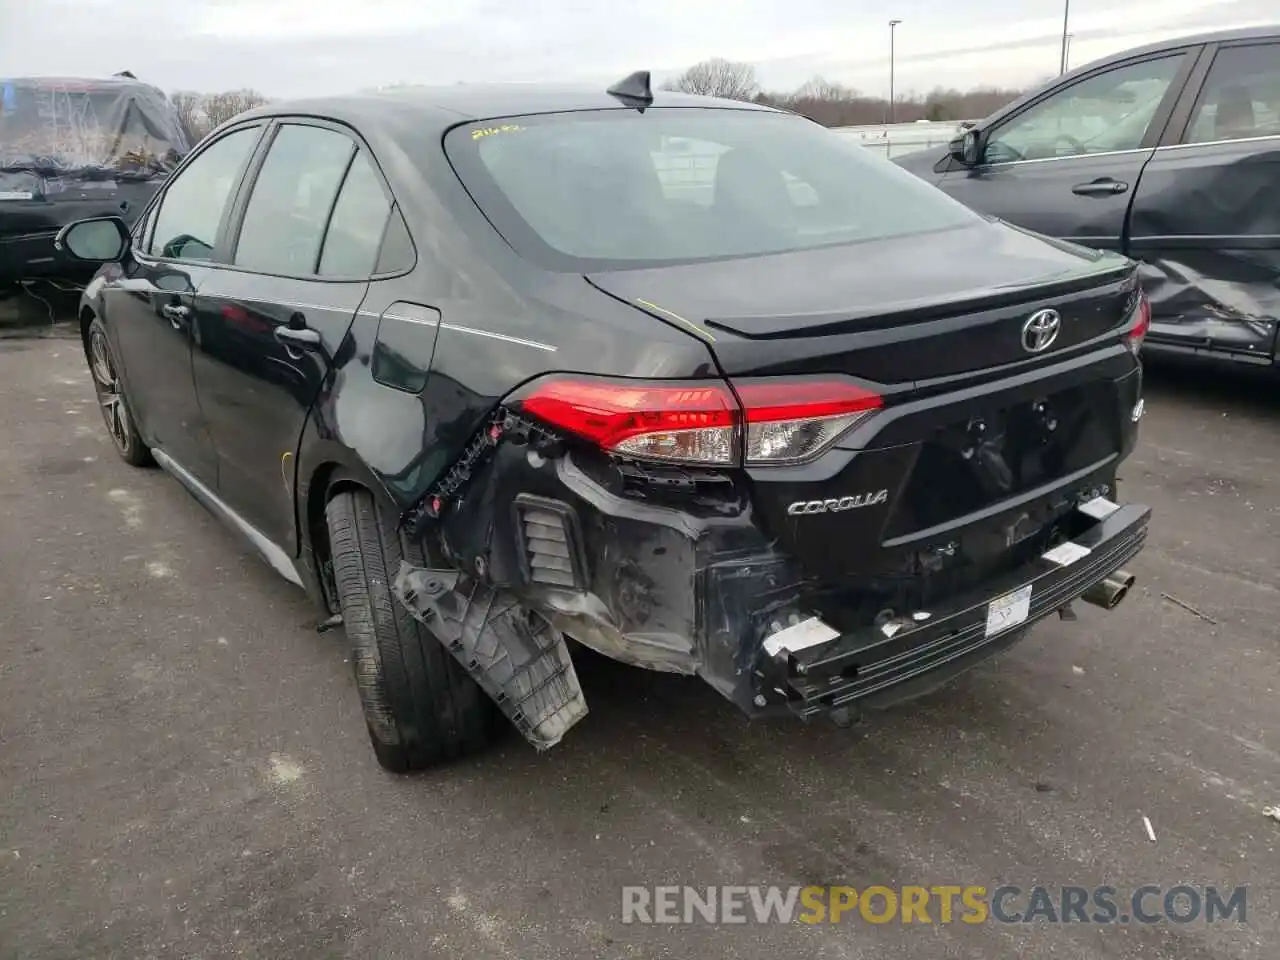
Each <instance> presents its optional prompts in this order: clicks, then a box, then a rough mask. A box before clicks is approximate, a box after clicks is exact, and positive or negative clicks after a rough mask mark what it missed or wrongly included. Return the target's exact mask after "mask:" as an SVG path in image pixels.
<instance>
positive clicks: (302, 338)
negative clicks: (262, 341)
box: [276, 327, 320, 347]
mask: <svg viewBox="0 0 1280 960" xmlns="http://www.w3.org/2000/svg"><path fill="white" fill-rule="evenodd" d="M276 339H277V340H283V341H285V342H286V343H300V344H303V345H304V346H308V347H318V346H320V334H319V333H318V332H317V331H315V330H312V329H311V328H309V327H276Z"/></svg>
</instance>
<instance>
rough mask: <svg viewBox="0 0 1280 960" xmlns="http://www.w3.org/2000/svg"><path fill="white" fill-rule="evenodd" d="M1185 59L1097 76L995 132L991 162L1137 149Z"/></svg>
mask: <svg viewBox="0 0 1280 960" xmlns="http://www.w3.org/2000/svg"><path fill="white" fill-rule="evenodd" d="M1183 56H1184V55H1183V54H1174V55H1172V56H1168V57H1160V58H1159V59H1156V60H1143V61H1142V62H1141V63H1131V64H1129V65H1127V66H1123V67H1116V68H1115V69H1112V70H1107V71H1106V72H1104V73H1099V74H1095V75H1093V76H1092V77H1089V78H1087V79H1085V80H1081V81H1079V82H1077V83H1073V84H1072V85H1071V86H1069V87H1067V88H1066V89H1065V90H1060V91H1059V92H1057V93H1054V94H1052V95H1050V96H1049V97H1047V98H1046V99H1044V100H1041V101H1040V102H1039V103H1037V104H1036V105H1035V106H1033V107H1031V108H1030V109H1028V110H1025V111H1023V112H1022V113H1020V114H1018V115H1017V116H1016V117H1014V118H1013V119H1012V120H1010V121H1009V122H1007V123H1005V124H1004V125H1003V126H1001V127H999V128H997V129H996V131H995V132H994V133H993V134H992V136H991V138H990V139H989V140H988V141H987V150H986V155H985V156H984V157H983V161H984V162H986V163H1010V162H1014V161H1017V160H1045V159H1050V158H1053V157H1075V156H1088V155H1089V154H1092V153H1108V152H1112V151H1116V150H1137V149H1138V148H1139V147H1141V146H1142V144H1143V140H1144V138H1145V137H1146V135H1147V128H1148V127H1150V126H1151V121H1152V119H1153V118H1154V117H1155V115H1156V112H1157V111H1158V110H1159V109H1160V104H1161V103H1162V102H1163V101H1164V98H1165V96H1166V95H1168V93H1169V87H1170V86H1171V85H1172V84H1173V80H1174V78H1175V77H1176V76H1177V73H1178V69H1179V68H1180V67H1181V66H1182V60H1183Z"/></svg>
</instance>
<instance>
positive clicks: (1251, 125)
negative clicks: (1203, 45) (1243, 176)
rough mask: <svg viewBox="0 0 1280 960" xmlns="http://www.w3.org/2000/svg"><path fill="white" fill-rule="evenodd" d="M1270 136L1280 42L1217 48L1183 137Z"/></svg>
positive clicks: (1277, 105)
mask: <svg viewBox="0 0 1280 960" xmlns="http://www.w3.org/2000/svg"><path fill="white" fill-rule="evenodd" d="M1274 136H1280V43H1256V44H1251V45H1249V46H1247V47H1226V48H1225V49H1222V50H1219V51H1218V54H1217V56H1215V57H1214V58H1213V66H1212V67H1210V68H1209V75H1208V76H1207V77H1206V78H1205V83H1204V89H1203V90H1202V91H1201V92H1200V98H1199V100H1198V101H1197V103H1196V109H1195V112H1194V113H1192V115H1191V123H1190V124H1189V125H1188V127H1187V132H1186V135H1185V136H1184V137H1183V138H1182V142H1183V143H1212V142H1214V141H1218V140H1241V139H1244V138H1246V137H1274Z"/></svg>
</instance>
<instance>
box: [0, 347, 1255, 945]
mask: <svg viewBox="0 0 1280 960" xmlns="http://www.w3.org/2000/svg"><path fill="white" fill-rule="evenodd" d="M1154 379H1155V382H1153V383H1152V384H1151V386H1150V387H1149V390H1148V395H1147V396H1148V411H1149V412H1148V416H1147V419H1146V421H1145V423H1144V427H1143V431H1144V433H1143V442H1142V446H1141V448H1140V451H1139V453H1138V454H1137V455H1136V456H1135V457H1134V458H1133V459H1131V460H1130V461H1129V463H1128V464H1127V465H1126V467H1125V469H1124V471H1123V477H1124V481H1125V484H1124V488H1123V489H1124V491H1125V494H1126V496H1127V497H1128V498H1131V499H1142V500H1144V501H1145V502H1148V503H1150V504H1152V506H1153V507H1154V508H1155V513H1156V518H1155V521H1154V529H1153V534H1152V540H1151V542H1150V544H1149V546H1148V547H1147V549H1146V550H1145V552H1144V553H1143V554H1142V556H1141V557H1140V558H1139V559H1138V561H1137V562H1136V563H1135V564H1134V566H1133V569H1134V572H1135V573H1137V574H1138V577H1139V584H1138V587H1137V588H1136V589H1135V592H1134V593H1133V594H1131V596H1130V598H1129V599H1128V600H1127V601H1126V602H1125V603H1124V604H1123V605H1122V606H1121V607H1120V608H1119V609H1118V610H1116V611H1115V612H1113V613H1111V614H1106V613H1104V612H1102V611H1100V610H1096V609H1095V608H1092V607H1084V608H1082V609H1081V610H1080V620H1079V622H1077V623H1075V624H1069V623H1059V622H1058V621H1056V620H1054V621H1052V622H1047V623H1045V624H1044V625H1043V626H1042V627H1040V628H1039V629H1038V630H1037V631H1036V632H1035V633H1034V634H1033V635H1032V636H1031V637H1030V638H1029V639H1027V640H1026V641H1025V642H1023V643H1022V644H1021V645H1019V646H1018V647H1015V648H1014V650H1012V651H1011V652H1010V653H1009V654H1007V655H1006V656H1005V657H1003V658H1002V659H1000V660H998V661H996V662H994V663H991V664H988V665H985V666H983V667H981V668H979V669H978V670H976V671H974V672H972V673H970V674H968V675H967V676H965V677H964V678H962V679H961V680H960V681H958V682H957V683H955V684H953V685H952V686H950V687H947V688H945V689H943V690H941V691H939V692H937V693H935V694H933V695H931V696H930V697H929V698H928V699H927V700H925V701H923V702H921V703H919V704H916V705H914V706H912V707H907V708H905V709H901V710H898V711H895V712H892V713H889V714H886V715H884V716H880V717H876V718H873V719H872V720H870V721H868V722H866V723H864V724H862V725H860V726H857V727H854V728H853V729H850V730H841V729H838V728H836V727H834V726H832V725H828V724H826V723H822V724H816V725H812V726H807V727H806V726H802V725H800V724H799V723H798V722H797V723H795V724H781V725H757V726H750V725H747V724H746V723H745V721H743V720H741V719H740V718H739V717H738V715H737V714H736V713H735V712H734V711H733V710H732V709H731V708H730V707H728V706H727V705H725V704H723V703H722V702H721V701H720V700H719V698H718V697H717V696H716V695H715V694H714V693H713V692H712V691H711V690H710V689H709V688H706V687H704V686H703V685H702V684H701V683H700V682H698V681H695V680H682V679H675V678H667V677H662V676H657V675H652V674H645V673H641V672H638V671H632V670H629V669H626V668H623V667H619V666H616V665H613V664H611V663H608V662H605V661H600V660H596V659H592V660H590V661H589V662H587V663H585V664H583V665H582V674H583V677H584V682H585V684H586V689H587V695H588V702H589V704H590V706H591V708H592V713H591V715H590V716H589V717H588V718H587V719H586V720H585V721H583V723H582V724H581V725H580V726H579V727H578V728H577V729H576V730H575V731H574V732H573V733H571V734H570V735H569V737H568V738H567V739H566V740H565V742H564V743H562V744H561V745H560V746H559V747H557V748H556V749H554V750H553V751H551V752H549V753H547V754H545V755H541V756H539V755H537V754H535V753H534V751H533V750H532V749H531V748H529V747H527V746H525V744H524V743H523V742H522V741H521V740H519V739H518V738H517V737H515V736H514V735H512V736H511V737H509V738H508V739H507V740H505V741H504V742H502V743H500V744H499V745H497V746H496V747H495V748H494V749H492V750H490V751H489V752H487V753H486V754H484V755H483V756H481V757H478V758H475V759H473V760H470V761H467V762H464V763H461V764H458V765H455V766H452V767H450V768H447V769H444V770H440V771H438V772H435V773H432V774H430V775H424V776H418V777H410V778H394V777H391V776H389V775H387V774H384V773H383V772H381V771H380V770H379V769H378V767H377V766H376V765H375V763H374V760H373V755H372V753H371V751H370V750H369V749H368V746H367V742H366V737H365V733H364V729H363V725H362V722H361V719H360V714H359V706H358V702H357V698H356V695H355V692H354V686H353V682H352V679H351V677H350V665H349V664H348V663H347V662H346V660H345V654H344V651H343V648H342V635H341V633H340V632H334V633H328V634H323V635H320V634H317V633H316V632H315V630H314V624H315V622H316V614H315V612H314V611H313V610H312V609H311V608H310V607H309V606H308V604H307V603H306V601H305V600H304V598H303V597H302V596H301V594H300V593H298V592H297V591H296V590H295V588H293V587H291V586H290V585H289V584H287V583H285V582H284V581H282V580H279V579H277V578H276V577H275V576H274V575H273V574H271V573H270V572H269V571H268V569H267V568H266V567H265V566H264V565H263V564H262V563H261V562H259V561H258V560H257V559H256V558H255V557H253V556H251V555H250V554H248V553H247V552H246V550H245V549H243V548H242V547H241V546H240V544H239V543H238V541H237V540H236V539H234V538H233V536H232V535H231V534H229V533H227V532H225V531H224V530H223V529H222V527H221V526H219V524H218V523H217V522H216V521H215V520H213V519H212V518H211V517H209V516H208V515H206V514H205V513H204V511H203V510H202V509H201V508H200V507H199V506H198V505H197V504H196V503H195V501H193V500H192V499H190V498H189V497H188V496H187V495H186V493H184V492H183V491H182V489H181V488H180V487H179V486H178V485H177V484H176V483H175V482H174V481H172V480H170V479H168V478H167V477H165V476H164V475H163V474H161V473H160V472H158V471H137V470H133V469H131V468H129V467H127V466H125V465H124V464H123V463H121V462H119V461H118V460H117V459H116V458H115V456H114V454H113V451H112V449H111V448H110V446H109V444H108V442H107V439H106V435H105V432H104V430H103V427H102V423H101V419H100V417H99V415H98V411H97V408H96V406H95V403H94V398H93V391H92V387H91V385H90V382H89V378H88V374H87V371H86V370H85V366H84V363H83V359H82V356H81V354H80V352H79V347H78V344H76V343H75V342H73V341H68V340H56V339H55V340H50V339H44V340H0V400H2V402H3V409H4V411H5V414H6V415H5V417H4V418H3V424H2V425H0V444H2V446H0V449H3V451H4V458H3V461H2V462H0V516H2V517H3V518H4V520H3V527H2V529H3V531H4V533H5V534H6V535H5V536H4V538H3V540H2V541H0V644H3V646H2V647H0V957H3V958H5V960H9V958H23V960H26V958H40V960H61V958H77V960H79V958H95V960H97V958H116V957H119V958H127V960H141V958H148V957H164V958H169V957H222V956H244V957H263V958H273V960H275V958H299V960H319V958H327V957H359V958H375V957H376V958H393V957H427V958H430V957H440V958H456V957H468V958H470V957H475V958H486V957H495V958H503V960H516V958H519V960H540V958H567V957H601V958H604V957H619V958H631V957H699V958H702V957H706V958H712V957H717V958H719V957H724V958H734V957H741V958H751V960H756V958H760V960H763V958H766V957H770V958H771V957H776V956H786V957H796V958H801V957H803V958H809V957H814V958H864V957H865V958H873V957H874V958H877V960H881V958H898V957H902V958H907V957H911V958H916V957H930V958H936V957H965V958H968V957H972V958H982V960H991V958H994V957H999V956H1015V955H1020V956H1024V957H1034V958H1041V957H1045V958H1055V960H1070V958H1093V957H1107V958H1139V957H1141V958H1176V960H1208V958H1215V960H1217V958H1264V957H1266V958H1268V960H1270V958H1274V957H1276V956H1277V954H1278V953H1280V950H1278V947H1280V922H1278V917H1280V896H1277V893H1276V883H1277V880H1278V878H1280V871H1278V870H1277V863H1280V857H1278V853H1280V823H1277V822H1275V821H1273V820H1270V819H1268V818H1266V817H1264V816H1263V815H1262V812H1261V810H1262V808H1263V807H1264V806H1265V805H1268V804H1271V803H1278V802H1280V733H1278V732H1277V731H1278V730H1280V697H1278V696H1277V689H1278V688H1280V663H1278V658H1277V652H1278V651H1280V587H1278V585H1277V580H1276V576H1275V570H1276V568H1277V566H1280V479H1277V478H1280V391H1277V390H1276V388H1275V386H1274V385H1270V386H1268V385H1265V384H1248V383H1245V384H1242V383H1241V382H1240V381H1239V379H1238V378H1234V377H1217V376H1205V375H1195V374H1190V373H1186V372H1181V371H1175V372H1172V373H1164V374H1163V375H1161V376H1159V377H1156V378H1154ZM1162 594H1168V595H1170V596H1172V597H1175V598H1177V599H1178V600H1180V601H1182V602H1184V603H1186V604H1189V605H1191V606H1193V607H1194V608H1196V609H1197V610H1198V611H1200V613H1201V614H1203V616H1205V617H1208V618H1211V619H1212V620H1213V621H1214V622H1213V623H1210V622H1208V621H1207V620H1205V619H1202V618H1201V617H1200V616H1197V615H1196V614H1195V613H1192V612H1190V611H1189V610H1187V609H1185V608H1183V607H1181V606H1179V605H1177V604H1175V603H1174V602H1172V601H1170V600H1168V599H1165V598H1163V597H1162ZM1144 816H1146V817H1148V818H1149V819H1150V821H1151V824H1152V827H1153V829H1154V831H1155V834H1156V842H1154V843H1153V842H1152V841H1151V839H1150V838H1149V837H1148V835H1147V832H1146V828H1145V826H1144V823H1143V820H1142V818H1143V817H1144ZM1183 882H1186V883H1190V884H1197V885H1199V884H1216V885H1218V886H1220V887H1232V886H1236V885H1240V884H1248V885H1249V891H1248V916H1247V923H1246V924H1245V925H1238V924H1237V923H1235V922H1230V923H1225V924H1215V925H1213V926H1206V925H1204V924H1203V923H1196V924H1190V925H1185V926H1178V925H1174V924H1169V923H1163V924H1158V925H1153V926H1145V925H1136V924H1130V925H1111V926H1106V927H1102V926H1098V925H1082V924H1079V923H1076V924H1070V925H1051V924H1045V923H1035V924H1022V925H1006V924H998V923H994V922H988V923H985V924H981V925H976V926H971V925H966V924H960V923H957V924H952V925H943V924H934V925H931V926H926V925H911V926H902V925H899V924H885V925H872V924H867V923H865V922H862V921H861V920H858V919H856V918H855V919H853V920H851V921H849V922H846V923H844V924H841V925H838V926H832V925H829V924H828V925H818V926H806V925H802V924H791V925H785V926H784V925H769V926H758V925H749V926H733V925H726V926H710V925H705V924H703V925H694V926H676V927H669V926H667V927H663V926H638V925H630V926H624V925H622V924H621V922H620V920H619V917H620V913H621V892H620V890H621V887H622V885H624V884H663V883H687V884H694V885H702V886H705V885H724V884H740V883H776V884H782V885H790V884H808V883H847V884H851V885H854V886H858V887H864V886H866V885H868V884H872V883H883V884H888V885H890V886H894V885H903V884H922V885H925V886H930V885H936V884H958V885H963V884H982V885H986V886H988V887H995V886H998V885H999V884H1001V883H1010V884H1016V885H1019V886H1022V887H1030V886H1032V885H1033V884H1037V883H1039V884H1046V885H1060V884H1068V883H1069V884H1079V885H1083V886H1094V885H1098V884H1110V885H1113V886H1115V887H1117V888H1120V889H1121V890H1128V889H1131V888H1133V887H1137V886H1139V885H1142V884H1147V883H1150V884H1160V885H1163V886H1166V887H1168V886H1172V885H1174V884H1178V883H1183Z"/></svg>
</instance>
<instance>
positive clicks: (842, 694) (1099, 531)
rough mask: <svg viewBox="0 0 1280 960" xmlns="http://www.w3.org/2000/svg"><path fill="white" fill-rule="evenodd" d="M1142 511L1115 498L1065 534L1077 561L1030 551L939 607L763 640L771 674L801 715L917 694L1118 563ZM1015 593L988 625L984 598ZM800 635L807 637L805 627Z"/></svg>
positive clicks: (1132, 546)
mask: <svg viewBox="0 0 1280 960" xmlns="http://www.w3.org/2000/svg"><path fill="white" fill-rule="evenodd" d="M1150 517H1151V508H1150V507H1147V506H1144V505H1141V504H1129V505H1126V506H1117V507H1116V508H1115V509H1114V511H1113V512H1111V513H1110V514H1109V515H1107V516H1105V517H1103V518H1102V519H1093V520H1092V522H1090V523H1088V524H1087V525H1085V526H1083V527H1082V529H1081V530H1080V532H1079V533H1077V534H1075V535H1074V536H1073V537H1072V539H1071V542H1072V543H1074V544H1076V545H1077V546H1079V547H1080V548H1082V549H1085V550H1088V553H1086V554H1084V555H1083V556H1080V557H1079V559H1075V560H1073V561H1072V562H1070V563H1068V564H1066V565H1062V564H1060V563H1058V562H1054V561H1053V560H1049V559H1045V557H1043V556H1042V557H1037V558H1036V559H1035V560H1033V561H1032V562H1030V563H1028V564H1026V565H1025V566H1023V567H1022V568H1020V569H1018V570H1016V571H1014V572H1012V573H1009V574H1006V575H1005V576H1002V577H1000V578H998V579H995V580H993V581H991V582H990V583H989V584H988V585H986V586H984V587H983V588H982V589H981V590H978V591H975V592H972V593H970V594H968V595H965V596H962V597H958V598H956V599H955V600H954V601H953V602H951V603H949V604H947V605H946V607H945V609H942V610H938V609H931V610H927V611H917V612H915V616H912V615H911V614H908V615H905V616H903V617H901V618H896V619H892V620H889V621H888V622H886V623H882V624H879V625H875V626H870V627H866V628H864V629H861V630H857V631H853V632H851V633H846V634H842V635H839V636H836V637H834V638H832V639H830V640H827V641H825V642H820V643H814V644H813V645H810V646H803V647H801V648H799V649H785V648H782V649H780V648H779V647H780V645H779V643H778V642H776V641H775V642H773V643H770V641H769V640H766V641H765V645H766V648H771V649H773V650H774V651H776V652H775V653H774V655H773V656H772V657H771V658H770V659H771V663H770V669H771V673H772V674H773V675H772V677H771V679H772V681H773V682H774V683H775V688H776V689H777V690H779V691H780V692H784V693H785V694H786V697H787V702H788V705H789V706H790V707H791V709H792V710H793V711H795V712H796V713H798V714H799V715H801V716H806V717H807V716H812V715H815V714H820V713H827V712H830V711H833V710H838V709H842V708H863V707H869V708H873V707H880V706H886V705H888V704H890V703H894V702H897V701H900V700H902V699H905V698H908V697H911V696H913V695H916V694H918V693H921V692H925V691H927V690H929V689H932V688H933V687H936V686H938V685H939V684H941V683H945V682H946V681H947V680H949V679H951V678H953V677H954V676H956V675H957V674H959V673H961V672H963V671H964V670H966V669H968V668H969V667H971V666H973V665H974V664H976V663H979V662H981V661H982V660H984V659H986V658H987V657H989V656H991V655H993V654H995V653H997V652H999V651H1001V650H1003V649H1006V648H1007V647H1009V646H1011V645H1012V644H1013V643H1014V642H1016V641H1017V640H1018V639H1019V638H1021V637H1022V636H1023V635H1025V633H1026V628H1027V627H1029V626H1031V625H1032V624H1033V623H1035V622H1036V621H1037V620H1040V619H1042V618H1044V617H1046V616H1048V615H1050V614H1052V613H1054V612H1056V611H1058V610H1061V609H1062V608H1063V607H1064V606H1066V605H1067V604H1070V603H1071V602H1072V601H1074V600H1078V599H1079V598H1080V597H1081V595H1083V594H1084V593H1086V591H1088V590H1089V588H1090V587H1094V586H1095V585H1097V584H1099V583H1100V582H1101V581H1103V580H1104V579H1106V578H1107V577H1108V576H1109V575H1111V574H1113V573H1115V572H1116V571H1117V570H1119V569H1120V568H1121V567H1122V566H1123V565H1124V564H1125V563H1128V562H1129V561H1130V560H1131V559H1133V557H1134V556H1135V555H1136V554H1137V553H1138V552H1139V551H1140V550H1141V549H1142V546H1143V543H1144V542H1145V541H1146V536H1147V526H1148V521H1149V520H1150ZM1075 552H1076V553H1079V551H1075ZM1020 591H1022V592H1029V597H1028V598H1027V600H1028V602H1027V604H1026V608H1025V610H1026V612H1025V617H1024V618H1022V619H1019V620H1018V621H1017V622H1015V623H1011V624H1008V625H1007V626H1005V627H1004V628H1003V629H1001V628H1000V627H998V626H996V625H990V626H989V622H988V614H989V611H990V609H991V607H992V601H993V600H996V599H997V598H1001V597H1010V596H1014V595H1017V594H1018V593H1019V592H1020ZM816 635H817V636H821V634H816ZM809 636H810V637H813V636H815V634H814V632H813V630H812V628H811V629H810V631H809ZM801 642H802V641H801ZM784 643H785V641H784ZM795 646H800V644H799V643H797V644H795Z"/></svg>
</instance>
